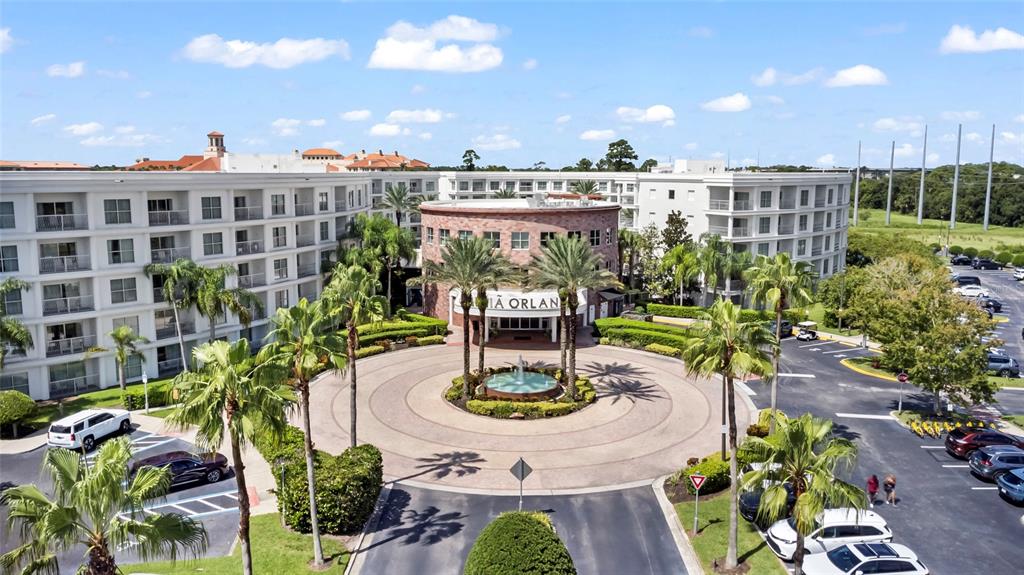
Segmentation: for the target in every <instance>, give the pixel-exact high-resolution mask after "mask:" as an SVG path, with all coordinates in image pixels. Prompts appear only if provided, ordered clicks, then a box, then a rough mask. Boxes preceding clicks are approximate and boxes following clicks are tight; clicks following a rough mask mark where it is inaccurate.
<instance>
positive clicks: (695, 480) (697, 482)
mask: <svg viewBox="0 0 1024 575" xmlns="http://www.w3.org/2000/svg"><path fill="white" fill-rule="evenodd" d="M705 479H707V477H705V476H703V475H701V474H700V473H694V474H693V475H691V476H690V483H692V484H693V490H694V491H700V486H701V485H704V480H705Z"/></svg>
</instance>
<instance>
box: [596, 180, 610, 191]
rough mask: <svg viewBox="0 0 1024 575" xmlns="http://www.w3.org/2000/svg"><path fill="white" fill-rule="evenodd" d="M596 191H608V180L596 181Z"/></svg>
mask: <svg viewBox="0 0 1024 575" xmlns="http://www.w3.org/2000/svg"><path fill="white" fill-rule="evenodd" d="M597 191H599V192H607V191H608V182H598V183H597Z"/></svg>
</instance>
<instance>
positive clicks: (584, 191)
mask: <svg viewBox="0 0 1024 575" xmlns="http://www.w3.org/2000/svg"><path fill="white" fill-rule="evenodd" d="M572 193H574V194H579V195H581V196H590V195H598V191H597V182H595V181H594V180H576V181H575V182H573V183H572Z"/></svg>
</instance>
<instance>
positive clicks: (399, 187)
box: [380, 182, 420, 226]
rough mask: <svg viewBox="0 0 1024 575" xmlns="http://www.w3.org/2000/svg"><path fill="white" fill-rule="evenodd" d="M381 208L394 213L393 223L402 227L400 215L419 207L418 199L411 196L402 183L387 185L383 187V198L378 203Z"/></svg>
mask: <svg viewBox="0 0 1024 575" xmlns="http://www.w3.org/2000/svg"><path fill="white" fill-rule="evenodd" d="M380 205H381V207H383V208H387V209H389V210H392V211H394V212H395V223H396V224H397V225H399V226H401V225H402V213H403V212H414V211H416V209H417V207H418V206H419V205H420V198H419V197H417V196H415V195H413V194H412V192H410V191H409V189H408V188H407V187H406V186H405V184H404V183H402V182H399V183H397V184H394V185H392V184H388V185H386V186H384V198H383V199H382V200H381V203H380Z"/></svg>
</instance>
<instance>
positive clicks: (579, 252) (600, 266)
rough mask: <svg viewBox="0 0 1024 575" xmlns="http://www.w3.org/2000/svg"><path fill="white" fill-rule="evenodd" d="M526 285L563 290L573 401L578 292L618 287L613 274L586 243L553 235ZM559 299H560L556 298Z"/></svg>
mask: <svg viewBox="0 0 1024 575" xmlns="http://www.w3.org/2000/svg"><path fill="white" fill-rule="evenodd" d="M530 273H531V278H530V283H531V284H532V285H533V286H534V287H537V288H541V289H554V290H558V291H559V292H561V291H562V290H564V291H565V306H564V307H565V308H566V315H567V316H568V318H567V319H568V325H567V327H566V328H567V330H568V332H569V337H568V359H567V361H566V363H567V366H566V372H567V373H566V376H567V378H568V384H567V385H568V387H567V392H568V394H569V397H570V398H572V399H573V400H575V399H576V322H577V318H578V317H579V316H578V315H577V313H576V310H577V308H578V307H579V305H580V301H579V290H588V289H592V290H599V289H605V288H610V287H617V286H620V285H621V284H620V283H619V280H618V279H616V277H615V274H614V273H612V272H610V271H608V270H607V269H605V267H604V259H603V258H602V257H601V256H599V255H597V254H596V253H594V250H593V249H592V248H591V247H590V245H589V244H587V243H586V242H584V241H583V240H581V239H579V238H575V237H569V236H556V237H554V238H552V239H551V240H549V241H548V245H546V246H544V247H543V248H541V253H540V255H539V256H536V257H534V260H533V263H532V265H531V266H530ZM559 299H561V298H559Z"/></svg>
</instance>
